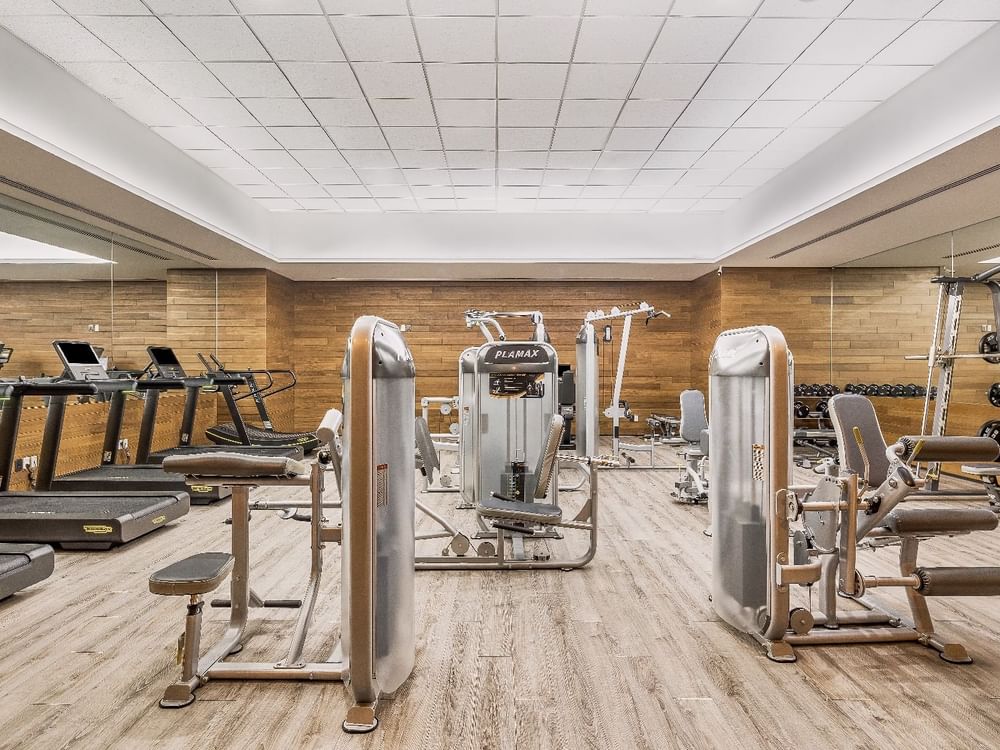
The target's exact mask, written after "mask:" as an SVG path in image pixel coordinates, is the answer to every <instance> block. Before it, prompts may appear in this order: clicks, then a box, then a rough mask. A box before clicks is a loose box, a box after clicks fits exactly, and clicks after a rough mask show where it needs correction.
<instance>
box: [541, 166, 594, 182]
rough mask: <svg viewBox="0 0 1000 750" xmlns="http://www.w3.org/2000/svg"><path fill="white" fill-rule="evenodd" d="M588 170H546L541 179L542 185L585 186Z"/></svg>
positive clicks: (588, 174)
mask: <svg viewBox="0 0 1000 750" xmlns="http://www.w3.org/2000/svg"><path fill="white" fill-rule="evenodd" d="M590 172H591V170H589V169H547V170H546V171H545V174H544V176H543V178H542V184H544V185H586V184H587V178H588V177H589V176H590Z"/></svg>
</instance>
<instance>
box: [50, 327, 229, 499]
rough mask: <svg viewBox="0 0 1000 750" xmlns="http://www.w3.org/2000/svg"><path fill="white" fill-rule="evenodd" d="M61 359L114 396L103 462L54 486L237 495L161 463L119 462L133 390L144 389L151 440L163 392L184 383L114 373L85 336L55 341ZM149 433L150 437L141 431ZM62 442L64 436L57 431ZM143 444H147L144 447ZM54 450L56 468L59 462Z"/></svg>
mask: <svg viewBox="0 0 1000 750" xmlns="http://www.w3.org/2000/svg"><path fill="white" fill-rule="evenodd" d="M52 346H53V347H54V348H55V350H56V353H57V354H58V355H59V359H61V360H62V363H63V366H64V367H65V373H64V377H65V378H66V379H67V380H69V381H74V382H86V383H90V384H91V385H93V386H94V387H96V389H97V392H98V393H99V394H101V395H104V396H107V397H109V398H110V408H109V409H108V421H107V424H106V426H105V430H104V447H103V449H102V451H101V463H100V465H99V466H97V467H95V468H91V469H83V470H82V471H74V472H71V473H69V474H64V475H63V476H60V477H55V476H53V478H52V479H51V488H52V489H53V490H59V491H66V492H103V491H112V492H116V491H126V492H131V491H136V492H183V493H187V494H189V495H190V498H191V502H192V503H193V504H195V505H207V504H208V503H212V502H215V501H217V500H224V499H226V498H228V497H229V496H230V495H232V490H231V489H230V488H228V487H210V486H208V485H191V486H190V487H189V486H188V485H187V482H186V480H185V478H184V476H183V475H181V474H168V473H167V472H165V471H163V468H162V467H161V466H160V465H159V464H142V463H137V464H119V463H117V460H118V452H119V445H120V444H121V435H122V424H123V422H124V420H125V403H126V399H127V397H128V394H130V393H136V392H139V393H143V394H144V395H145V399H146V404H145V408H144V409H143V417H142V425H141V427H140V443H143V442H145V444H146V446H147V448H146V450H147V452H148V441H149V440H151V437H152V434H153V424H152V423H153V422H154V421H155V419H156V407H157V405H158V400H159V394H160V392H162V391H167V390H179V389H182V388H183V387H184V384H183V382H181V381H178V380H170V379H167V378H149V379H145V380H133V379H132V378H130V377H127V376H125V377H118V378H112V377H110V376H109V375H108V372H107V370H105V368H104V366H103V365H102V364H101V361H100V358H99V357H98V354H97V352H96V351H95V349H94V347H93V346H91V345H90V344H89V343H87V342H86V341H55V342H53V344H52ZM61 430H62V428H61V423H60V427H59V431H60V432H61ZM143 435H145V438H143V437H142V436H143ZM55 439H56V442H57V445H58V441H59V439H61V435H60V436H57V437H56V438H55ZM140 447H142V446H140ZM56 458H57V457H56V456H55V455H53V457H52V463H53V468H54V465H55V463H56Z"/></svg>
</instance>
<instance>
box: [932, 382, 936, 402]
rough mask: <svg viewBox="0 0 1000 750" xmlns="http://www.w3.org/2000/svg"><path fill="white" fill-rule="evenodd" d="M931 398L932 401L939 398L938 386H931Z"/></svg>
mask: <svg viewBox="0 0 1000 750" xmlns="http://www.w3.org/2000/svg"><path fill="white" fill-rule="evenodd" d="M931 398H932V399H935V398H937V386H936V385H932V386H931Z"/></svg>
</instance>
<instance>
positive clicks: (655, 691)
mask: <svg viewBox="0 0 1000 750" xmlns="http://www.w3.org/2000/svg"><path fill="white" fill-rule="evenodd" d="M674 478H675V473H674V472H669V471H658V472H649V471H636V470H628V471H624V470H622V471H615V472H606V473H604V474H602V479H603V483H602V487H603V492H602V501H603V502H602V518H601V526H602V528H601V538H600V548H599V550H598V553H597V557H596V559H595V561H594V562H593V563H592V564H591V565H590V566H589V567H587V568H585V569H583V570H578V571H573V572H569V573H563V572H523V573H476V572H461V573H446V572H422V573H418V574H417V636H418V644H417V662H416V669H415V671H414V673H413V676H412V677H411V678H410V680H409V681H408V682H407V684H406V685H405V686H404V687H403V688H401V689H400V690H399V691H398V692H397V694H396V696H395V698H394V699H393V700H392V701H390V702H387V703H385V704H384V706H383V708H382V710H381V721H382V723H381V726H380V728H379V729H378V730H377V731H376V732H375V733H373V734H370V735H366V736H360V737H359V736H348V735H345V734H343V733H342V732H341V730H340V722H341V720H342V719H343V717H344V713H345V711H346V709H347V706H348V704H347V699H346V692H345V690H344V688H343V686H341V685H340V684H337V683H333V684H326V685H320V684H308V683H306V684H298V683H229V682H213V683H211V684H209V685H207V686H206V687H204V688H202V689H201V690H200V691H199V698H198V700H197V701H196V702H195V703H194V704H193V705H191V706H189V707H188V708H185V709H182V710H179V711H167V710H163V709H160V708H158V707H157V705H156V702H157V700H158V698H159V697H160V695H161V693H162V690H163V688H164V687H165V685H166V684H167V683H168V682H169V681H170V680H171V679H172V677H173V676H174V675H175V674H176V670H177V667H176V666H175V665H174V649H175V642H176V638H177V636H178V635H179V634H180V632H181V629H182V617H183V610H184V607H183V602H182V601H181V600H178V599H176V598H165V597H157V596H153V595H151V594H149V593H148V591H147V588H146V579H147V576H148V575H149V573H150V572H151V571H152V570H154V569H157V568H159V567H162V566H163V565H165V564H167V563H168V562H170V561H172V560H175V559H178V558H180V557H183V556H186V555H188V554H191V553H194V552H197V551H204V550H225V549H227V547H228V538H229V537H228V533H229V527H228V526H226V525H224V523H223V521H224V519H225V518H226V516H227V514H228V504H222V505H218V506H215V507H210V508H194V509H192V512H191V514H190V515H188V516H187V517H185V518H184V519H182V520H181V521H179V522H177V523H175V524H173V525H172V526H171V527H169V528H167V529H164V530H161V531H159V532H157V533H155V534H152V535H150V536H149V537H146V538H145V539H143V540H141V541H139V542H137V543H133V544H131V545H128V546H126V547H124V548H122V549H119V550H116V551H112V552H105V553H68V552H67V553H59V554H58V555H57V561H56V566H57V567H56V573H55V574H54V576H53V577H52V578H50V579H49V580H48V581H46V582H44V583H43V584H40V585H37V586H35V587H33V588H31V589H29V590H28V591H26V592H23V593H21V594H19V595H18V596H16V597H14V598H13V599H11V600H8V601H7V602H5V603H3V604H0V633H2V637H0V748H44V749H45V750H55V749H57V748H122V749H123V750H124V749H125V748H129V749H134V748H186V749H190V748H213V749H215V748H299V747H302V748H312V747H316V748H320V747H322V748H342V747H343V748H399V749H401V750H402V749H405V750H418V749H423V748H428V749H429V748H448V749H449V750H459V749H462V750H464V749H466V748H468V749H469V750H472V749H474V748H475V749H480V750H492V749H494V748H497V749H500V748H503V749H507V748H523V749H525V750H528V749H531V750H533V749H535V748H538V749H539V750H543V749H546V750H547V749H549V748H551V749H553V750H554V749H556V748H566V749H567V750H570V749H571V750H578V749H581V748H595V749H596V748H601V749H603V748H623V749H627V750H632V749H634V748H635V749H638V748H649V749H650V750H652V749H654V748H655V749H660V748H675V747H676V748H758V747H759V748H773V747H793V746H794V747H823V748H848V747H851V748H854V747H884V748H892V747H910V748H936V749H941V748H971V747H984V748H996V747H1000V625H998V621H1000V601H998V600H996V599H988V598H983V599H962V600H959V599H942V600H935V601H933V602H932V603H931V607H932V610H933V612H934V613H935V614H936V616H937V618H938V621H939V625H940V629H941V630H942V631H944V632H945V633H947V634H953V635H955V636H956V637H958V638H959V639H960V640H961V641H962V642H964V643H965V645H966V646H967V647H968V649H969V651H970V652H971V653H972V654H973V656H974V657H975V659H976V662H975V664H972V665H969V666H952V665H949V664H946V663H945V662H943V661H941V660H940V659H939V658H938V657H937V655H936V654H935V653H934V652H932V651H929V650H927V649H924V648H922V647H920V646H918V645H915V644H893V645H879V646H836V647H826V648H811V649H799V652H798V653H799V657H800V658H799V661H798V662H797V663H795V664H775V663H772V662H770V661H768V660H767V659H766V658H765V657H764V655H763V653H762V651H761V649H760V648H759V647H758V646H757V645H755V644H754V643H753V642H752V641H751V639H750V638H749V637H747V636H744V635H741V634H738V633H736V632H734V631H733V630H731V629H730V628H729V627H727V626H726V625H724V624H723V623H721V622H720V621H719V620H718V618H717V617H716V616H715V614H714V612H713V610H712V605H711V602H710V601H709V599H708V592H709V584H710V558H711V540H710V539H708V538H707V537H705V536H703V534H702V530H703V529H704V528H705V527H706V525H707V523H708V513H707V511H706V509H705V508H703V507H691V506H686V505H676V504H674V503H673V502H671V500H670V497H669V493H670V490H671V489H672V487H673V481H674ZM269 492H270V494H271V495H272V496H275V495H277V494H278V493H277V492H275V491H269ZM299 492H301V491H299ZM423 497H425V498H426V499H427V501H428V502H429V503H430V504H431V505H432V506H433V507H435V508H437V509H440V510H442V511H443V512H447V513H448V514H449V515H450V516H451V517H452V518H455V519H458V520H459V521H460V522H461V524H462V526H463V527H465V528H471V525H472V521H471V518H470V516H469V515H462V514H463V513H466V514H468V513H470V512H468V511H452V510H450V508H451V506H453V505H454V500H455V496H454V495H442V494H438V495H424V496H423ZM564 500H565V501H566V502H567V503H568V504H573V503H574V502H579V501H578V500H573V499H572V497H571V496H568V495H567V496H565V497H564ZM307 535H308V526H307V524H302V523H295V522H292V521H282V520H281V519H280V518H279V517H278V516H277V515H276V514H274V513H264V512H258V513H255V514H254V519H253V543H254V548H253V549H254V575H255V576H256V578H255V584H254V585H255V588H256V589H257V590H258V591H259V592H260V593H262V594H263V595H266V596H271V597H276V598H284V597H289V596H298V595H300V591H301V588H302V586H304V577H303V576H302V574H303V573H304V572H305V570H306V567H305V566H306V561H307V548H306V544H307ZM564 543H565V544H566V545H571V544H573V543H574V542H573V540H571V539H567V540H566V541H565V542H564ZM564 543H563V542H554V543H553V546H559V545H562V544H564ZM428 544H429V545H430V547H428V549H433V548H434V547H435V545H436V543H434V542H431V543H428ZM437 546H440V545H437ZM894 555H895V551H894V550H881V551H879V552H877V553H865V555H864V557H863V558H862V562H861V565H862V567H863V569H864V570H865V571H866V572H872V573H877V572H881V573H890V572H892V571H893V569H894V568H893V559H894ZM998 557H1000V536H996V535H984V534H980V535H977V536H974V537H967V538H964V539H956V540H940V541H935V542H932V543H929V544H927V545H926V554H924V555H923V559H924V561H925V562H926V563H927V564H958V563H960V562H964V563H966V564H978V565H989V564H993V565H996V564H997V559H998ZM338 558H339V556H338V553H337V551H336V549H335V548H333V549H331V550H330V551H329V558H328V559H329V560H330V564H329V566H328V573H327V578H326V584H325V586H324V595H325V598H324V599H323V601H322V604H321V607H320V609H319V611H318V624H317V626H316V627H314V631H313V634H312V635H311V636H310V639H309V642H308V644H307V652H308V653H309V654H314V655H320V654H325V653H328V651H329V650H330V648H332V646H333V645H334V643H335V642H336V639H337V636H338V632H337V626H336V623H337V622H338V621H339V617H340V614H339V612H340V606H339V575H340V565H339V559H338ZM886 600H887V601H891V602H893V603H897V604H898V605H899V606H900V607H902V602H903V599H902V597H901V596H898V597H897V596H889V597H887V599H886ZM253 614H254V615H257V616H261V611H260V610H255V611H254V613H253ZM225 617H226V614H225V611H224V610H212V609H208V608H206V621H207V622H206V627H205V640H206V642H210V641H211V640H213V639H214V638H215V637H217V636H218V635H219V634H220V633H221V631H222V628H223V624H224V618H225ZM293 618H294V612H291V613H290V612H283V611H276V610H266V611H263V614H262V619H261V620H259V625H258V626H257V628H256V630H255V635H254V637H253V638H251V639H250V640H249V642H248V644H247V648H246V649H245V650H244V653H243V654H241V655H240V656H239V657H237V658H239V659H257V658H261V659H266V658H269V656H268V655H273V657H274V658H275V659H276V658H278V657H279V656H280V655H281V652H282V648H283V645H284V642H285V641H284V639H285V637H286V635H287V626H288V625H289V624H290V622H291V620H292V619H293Z"/></svg>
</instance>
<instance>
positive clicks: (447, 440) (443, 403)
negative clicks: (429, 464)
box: [420, 396, 461, 492]
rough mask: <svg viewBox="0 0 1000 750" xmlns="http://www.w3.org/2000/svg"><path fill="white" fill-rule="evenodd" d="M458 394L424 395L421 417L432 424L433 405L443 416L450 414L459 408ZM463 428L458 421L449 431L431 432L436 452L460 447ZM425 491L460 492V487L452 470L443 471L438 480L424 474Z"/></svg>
mask: <svg viewBox="0 0 1000 750" xmlns="http://www.w3.org/2000/svg"><path fill="white" fill-rule="evenodd" d="M458 405H459V397H458V396H423V397H421V399H420V417H421V419H423V420H424V423H425V424H427V425H429V424H430V416H431V407H432V406H436V407H437V409H438V411H439V412H440V413H441V415H442V416H445V417H447V416H449V415H451V413H452V412H453V411H454V410H455V409H456V408H458ZM460 430H461V427H460V424H459V423H458V422H452V423H451V424H450V425H449V431H448V432H433V433H432V432H429V431H428V438H429V439H430V440H432V441H433V442H434V450H435V452H440V451H452V452H457V451H458V449H459V440H460V438H459V432H460ZM423 491H424V492H458V491H459V488H458V487H457V486H456V485H455V484H454V483H453V479H452V475H451V472H450V471H442V472H439V474H438V479H437V482H434V481H433V478H432V477H431V476H430V475H425V476H424V489H423Z"/></svg>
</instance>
